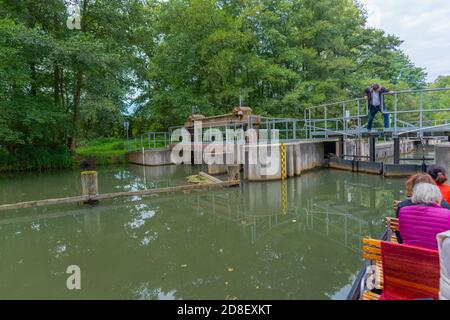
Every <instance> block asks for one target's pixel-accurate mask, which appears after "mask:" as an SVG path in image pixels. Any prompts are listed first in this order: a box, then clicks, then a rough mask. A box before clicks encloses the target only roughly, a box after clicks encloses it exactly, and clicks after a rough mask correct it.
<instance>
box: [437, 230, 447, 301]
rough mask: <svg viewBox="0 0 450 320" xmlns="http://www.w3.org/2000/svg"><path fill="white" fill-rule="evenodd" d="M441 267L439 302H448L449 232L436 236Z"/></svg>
mask: <svg viewBox="0 0 450 320" xmlns="http://www.w3.org/2000/svg"><path fill="white" fill-rule="evenodd" d="M437 239H438V244H439V258H440V266H441V281H440V285H439V300H450V231H447V232H443V233H440V234H438V236H437Z"/></svg>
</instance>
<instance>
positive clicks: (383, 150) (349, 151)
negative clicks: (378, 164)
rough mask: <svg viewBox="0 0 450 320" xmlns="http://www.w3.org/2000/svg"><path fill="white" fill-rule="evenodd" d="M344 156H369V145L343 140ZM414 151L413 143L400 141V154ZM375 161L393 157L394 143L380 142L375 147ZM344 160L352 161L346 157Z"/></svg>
mask: <svg viewBox="0 0 450 320" xmlns="http://www.w3.org/2000/svg"><path fill="white" fill-rule="evenodd" d="M344 148H345V154H346V155H357V156H364V157H368V156H369V153H370V151H369V143H368V142H366V141H365V140H362V139H351V140H350V139H349V140H345V146H344ZM413 150H414V141H412V140H405V139H402V140H401V141H400V152H401V153H402V154H406V153H410V152H412V151H413ZM375 152H376V159H377V160H380V159H385V158H389V157H394V142H392V141H391V142H381V143H377V146H376V151H375ZM346 159H352V157H347V158H346Z"/></svg>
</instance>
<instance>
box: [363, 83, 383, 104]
mask: <svg viewBox="0 0 450 320" xmlns="http://www.w3.org/2000/svg"><path fill="white" fill-rule="evenodd" d="M388 92H389V90H388V89H386V88H385V87H381V90H380V92H378V93H379V94H380V95H381V97H380V103H381V107H383V106H384V93H388ZM373 93H374V92H373V90H372V88H367V89H366V90H364V96H366V97H367V101H368V102H369V108H370V107H371V106H372V94H373ZM375 93H377V92H375Z"/></svg>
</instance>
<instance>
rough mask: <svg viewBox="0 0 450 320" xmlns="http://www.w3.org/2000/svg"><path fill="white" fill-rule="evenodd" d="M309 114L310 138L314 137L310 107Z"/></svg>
mask: <svg viewBox="0 0 450 320" xmlns="http://www.w3.org/2000/svg"><path fill="white" fill-rule="evenodd" d="M308 114H309V138H310V139H312V127H311V109H308Z"/></svg>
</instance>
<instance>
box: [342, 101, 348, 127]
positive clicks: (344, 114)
mask: <svg viewBox="0 0 450 320" xmlns="http://www.w3.org/2000/svg"><path fill="white" fill-rule="evenodd" d="M342 124H343V129H344V132H345V133H346V132H347V114H346V112H345V103H343V104H342Z"/></svg>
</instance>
